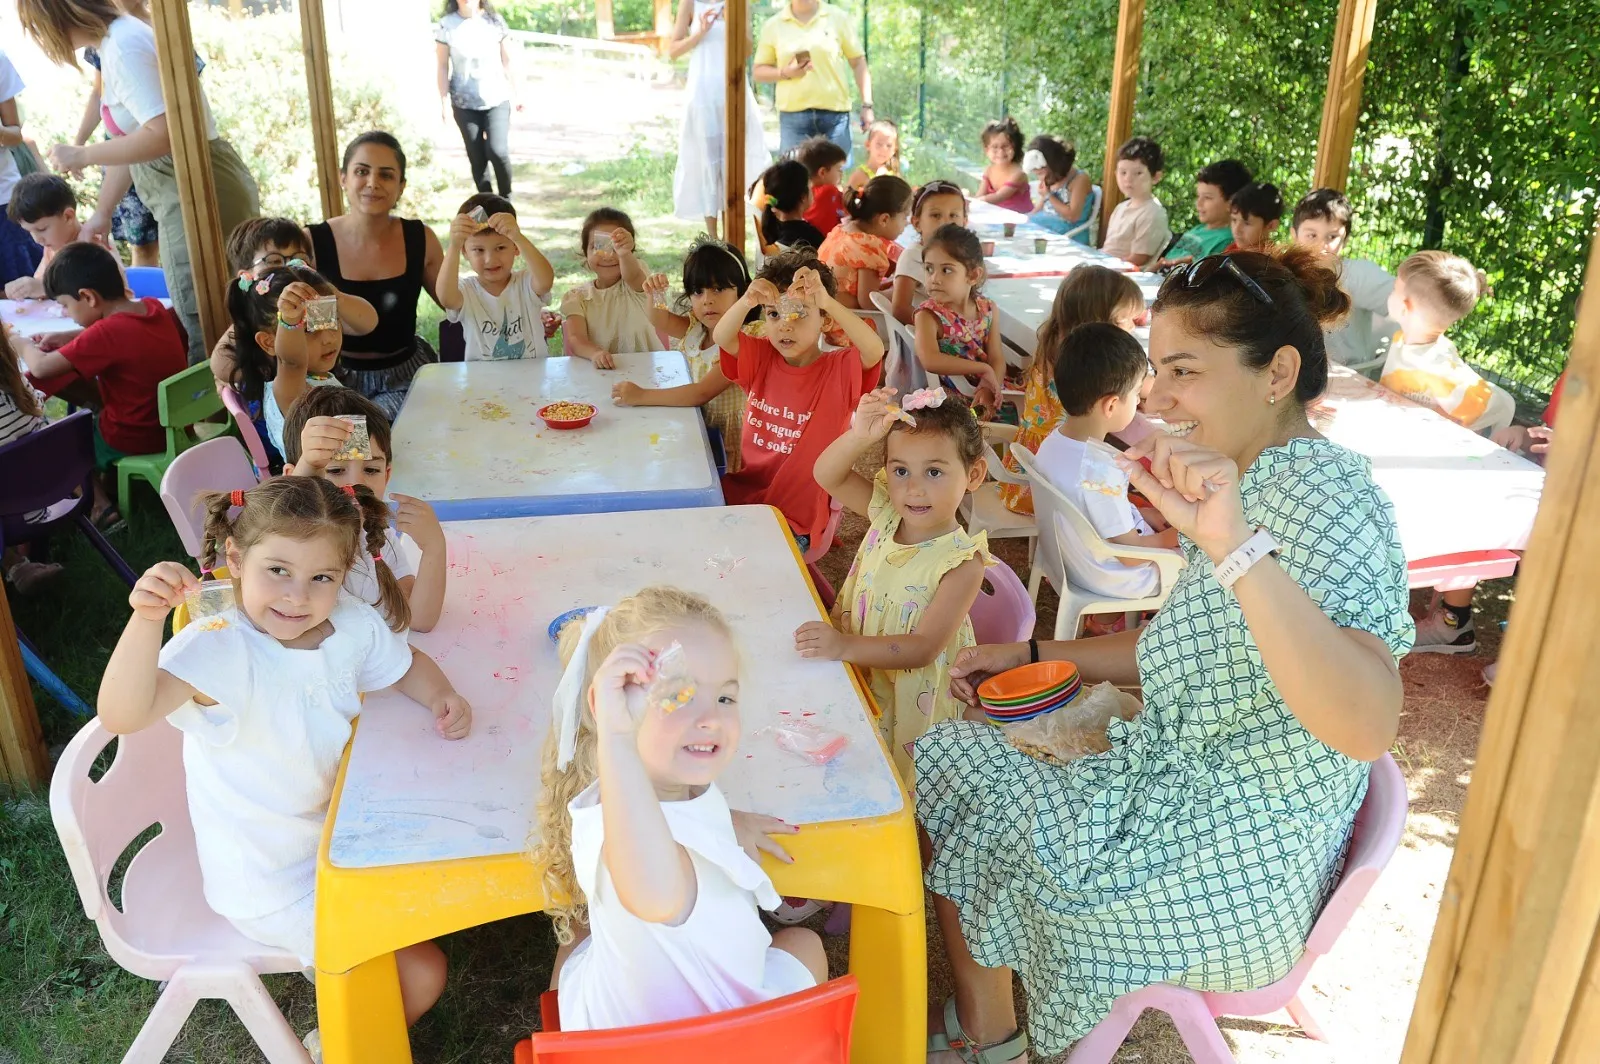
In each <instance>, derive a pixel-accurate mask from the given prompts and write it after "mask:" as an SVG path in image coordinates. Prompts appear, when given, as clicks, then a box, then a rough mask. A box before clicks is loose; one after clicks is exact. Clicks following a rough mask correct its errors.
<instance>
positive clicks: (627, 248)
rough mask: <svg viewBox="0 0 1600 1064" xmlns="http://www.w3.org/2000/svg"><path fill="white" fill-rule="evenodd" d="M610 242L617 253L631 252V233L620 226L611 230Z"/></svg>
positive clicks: (630, 253) (629, 253)
mask: <svg viewBox="0 0 1600 1064" xmlns="http://www.w3.org/2000/svg"><path fill="white" fill-rule="evenodd" d="M611 243H612V246H613V247H615V248H616V249H617V254H618V255H632V254H633V234H632V233H630V232H628V231H627V230H626V229H624V228H622V227H621V226H618V227H617V228H615V229H613V230H612V231H611Z"/></svg>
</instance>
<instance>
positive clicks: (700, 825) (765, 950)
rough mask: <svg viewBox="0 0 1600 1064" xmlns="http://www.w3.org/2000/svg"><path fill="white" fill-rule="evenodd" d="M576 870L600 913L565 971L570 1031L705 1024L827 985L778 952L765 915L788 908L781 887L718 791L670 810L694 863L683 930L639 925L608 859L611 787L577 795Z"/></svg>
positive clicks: (592, 910)
mask: <svg viewBox="0 0 1600 1064" xmlns="http://www.w3.org/2000/svg"><path fill="white" fill-rule="evenodd" d="M567 808H568V810H569V811H570V812H571V813H572V864H573V870H574V872H575V873H576V875H577V878H578V886H579V887H581V888H582V889H583V895H584V897H585V898H586V899H587V900H588V904H589V927H590V930H591V934H590V936H589V937H588V938H587V939H585V940H584V941H583V942H582V943H580V944H579V946H578V948H577V949H575V950H574V951H573V953H572V956H571V957H569V958H567V963H566V964H565V965H563V966H562V969H561V978H560V986H559V988H558V992H559V994H560V1004H561V1029H562V1030H564V1031H584V1030H594V1029H597V1028H609V1027H634V1026H637V1025H639V1024H645V1023H664V1022H667V1021H669V1020H679V1019H685V1018H687V1017H691V1016H704V1015H706V1014H707V1013H712V1012H724V1011H727V1010H728V1009H737V1008H742V1007H744V1006H746V1005H755V1004H759V1003H761V1002H763V1001H770V1000H772V999H773V998H777V997H782V996H784V995H785V994H793V993H796V992H798V991H801V990H804V989H806V988H807V987H811V986H814V985H816V984H815V981H814V980H813V979H812V978H811V973H810V972H809V971H808V970H807V969H806V966H805V965H803V964H801V963H800V961H799V959H798V958H796V957H794V956H793V955H792V954H788V953H785V952H783V951H782V950H780V949H777V948H775V947H774V946H773V945H772V936H771V935H769V934H768V933H767V929H766V928H765V927H764V926H762V923H761V917H760V915H759V914H758V913H757V911H756V906H757V904H759V905H760V906H761V907H762V908H764V909H775V908H777V906H778V892H777V891H776V890H774V889H773V887H772V880H770V879H768V878H767V874H766V873H765V872H763V871H762V870H761V866H760V865H758V864H757V863H756V862H755V861H753V860H751V859H750V857H749V855H747V854H746V853H745V852H744V851H743V850H742V849H740V848H739V843H738V840H737V839H735V838H734V834H733V818H732V816H731V814H730V813H729V811H728V802H727V800H726V799H725V798H723V796H722V792H721V791H720V790H718V789H717V787H716V785H715V784H712V785H711V786H710V787H707V788H706V791H705V793H704V794H702V795H700V796H699V797H698V798H693V799H690V800H689V801H687V802H663V803H661V811H662V812H663V813H664V814H665V815H666V818H667V827H668V829H669V830H670V831H671V832H672V837H673V839H675V840H676V841H677V842H678V844H679V845H681V846H683V847H684V848H685V849H686V850H688V851H689V857H690V860H691V861H692V862H693V864H694V874H695V880H696V895H695V903H694V910H693V911H692V912H691V913H690V914H689V918H688V919H687V920H685V921H684V922H683V923H682V924H680V925H678V926H677V927H669V926H667V925H666V924H655V923H649V922H647V921H645V920H641V919H639V918H638V917H637V916H634V915H633V914H632V913H630V912H629V911H628V910H627V909H626V908H624V907H623V905H622V902H621V901H620V900H619V899H618V898H617V895H616V892H615V890H614V889H613V888H612V885H611V873H610V872H609V871H607V870H606V867H605V862H604V861H603V860H602V858H601V853H600V851H601V847H602V845H603V844H604V843H605V821H604V819H603V818H602V815H601V811H600V784H599V782H598V781H596V782H595V783H592V784H590V786H589V787H588V789H587V790H585V791H584V792H583V793H582V794H580V795H578V796H577V797H576V798H574V799H573V800H572V802H571V804H570V805H568V807H567Z"/></svg>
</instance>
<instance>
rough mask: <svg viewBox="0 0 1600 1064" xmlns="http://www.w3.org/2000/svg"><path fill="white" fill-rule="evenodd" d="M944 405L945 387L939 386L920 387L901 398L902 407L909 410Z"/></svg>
mask: <svg viewBox="0 0 1600 1064" xmlns="http://www.w3.org/2000/svg"><path fill="white" fill-rule="evenodd" d="M943 405H944V389H943V388H941V387H937V386H935V387H933V388H918V389H917V390H916V391H914V392H912V393H910V394H909V395H907V396H906V397H905V398H904V399H902V400H900V409H901V410H905V411H907V412H910V411H912V410H933V409H936V408H938V407H941V406H943Z"/></svg>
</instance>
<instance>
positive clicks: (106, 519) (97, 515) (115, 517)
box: [89, 506, 128, 536]
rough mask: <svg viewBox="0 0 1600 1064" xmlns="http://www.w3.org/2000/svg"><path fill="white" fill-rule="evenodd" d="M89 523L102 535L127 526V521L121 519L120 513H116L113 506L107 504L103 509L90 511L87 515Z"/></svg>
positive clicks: (118, 530) (110, 533) (119, 530)
mask: <svg viewBox="0 0 1600 1064" xmlns="http://www.w3.org/2000/svg"><path fill="white" fill-rule="evenodd" d="M89 523H90V524H92V525H94V527H95V530H96V531H98V532H99V533H100V534H101V535H102V536H109V535H112V534H113V533H116V532H121V531H122V530H123V529H125V528H127V527H128V522H127V521H126V520H124V519H123V517H122V515H121V514H119V513H117V508H116V507H115V506H107V507H106V508H105V509H103V510H97V511H95V512H93V513H91V514H90V515H89Z"/></svg>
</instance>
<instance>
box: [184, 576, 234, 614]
mask: <svg viewBox="0 0 1600 1064" xmlns="http://www.w3.org/2000/svg"><path fill="white" fill-rule="evenodd" d="M183 604H184V606H185V607H186V608H187V609H188V611H189V622H190V623H191V624H193V623H196V622H200V621H205V620H209V619H210V618H212V617H219V616H221V615H222V614H224V613H227V612H228V611H229V610H231V609H233V606H234V598H233V581H232V580H202V581H200V586H199V587H197V588H195V589H194V590H193V591H191V592H189V593H188V594H187V595H185V596H184V600H183Z"/></svg>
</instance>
